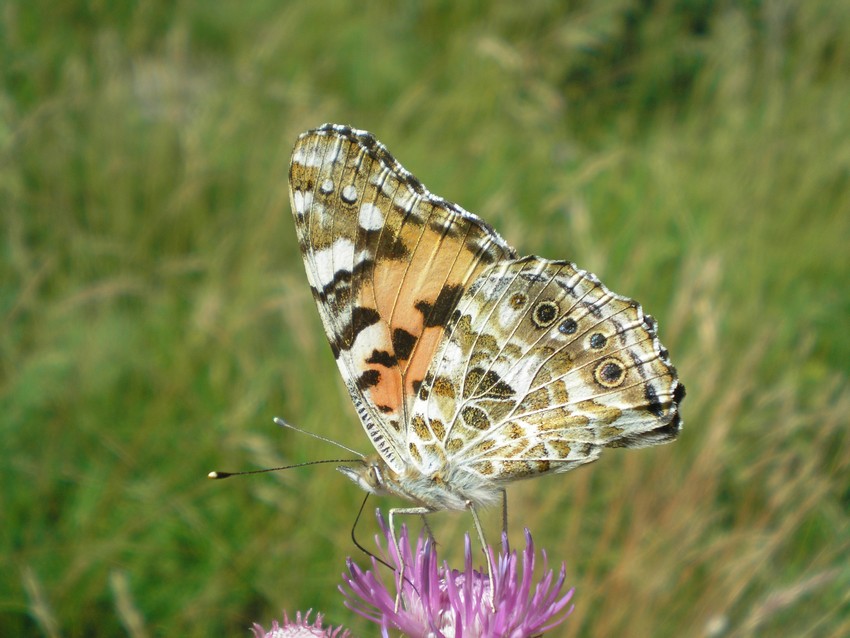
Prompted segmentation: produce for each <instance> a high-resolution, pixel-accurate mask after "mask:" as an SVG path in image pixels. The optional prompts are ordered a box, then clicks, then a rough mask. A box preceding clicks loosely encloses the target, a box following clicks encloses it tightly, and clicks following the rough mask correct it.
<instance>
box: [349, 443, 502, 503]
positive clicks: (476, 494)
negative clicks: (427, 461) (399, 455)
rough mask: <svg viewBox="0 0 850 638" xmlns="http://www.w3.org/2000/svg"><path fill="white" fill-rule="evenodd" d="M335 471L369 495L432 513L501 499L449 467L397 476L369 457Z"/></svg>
mask: <svg viewBox="0 0 850 638" xmlns="http://www.w3.org/2000/svg"><path fill="white" fill-rule="evenodd" d="M337 469H338V470H339V471H340V472H342V473H343V474H345V476H347V477H348V478H349V479H350V480H352V481H353V482H354V483H356V484H357V485H359V486H360V488H361V489H364V490H366V491H367V492H369V493H370V494H376V495H379V496H389V495H392V496H400V497H402V498H405V499H407V500H409V501H412V502H414V503H416V504H417V505H420V506H423V507H427V508H428V509H431V510H465V509H468V508H469V506H470V505H475V506H479V507H487V506H489V505H493V504H494V503H496V502H498V499H499V495H500V491H499V490H497V489H494V488H493V486H492V484H488V483H484V482H482V481H480V480H476V477H475V475H473V474H470V473H468V472H464V471H463V470H462V469H461V468H458V467H453V466H450V465H446V466H444V467H442V468H440V469H438V470H436V471H433V472H429V473H423V472H422V471H421V470H420V469H419V468H417V467H416V466H415V465H410V466H408V467H407V468H406V469H405V471H404V473H402V474H399V473H397V472H395V471H394V470H393V469H392V468H390V467H389V466H388V465H387V464H386V462H385V461H384V460H383V459H382V458H380V457H379V456H371V457H368V458H367V459H365V460H364V462H363V465H360V466H355V467H346V466H342V467H339V468H337Z"/></svg>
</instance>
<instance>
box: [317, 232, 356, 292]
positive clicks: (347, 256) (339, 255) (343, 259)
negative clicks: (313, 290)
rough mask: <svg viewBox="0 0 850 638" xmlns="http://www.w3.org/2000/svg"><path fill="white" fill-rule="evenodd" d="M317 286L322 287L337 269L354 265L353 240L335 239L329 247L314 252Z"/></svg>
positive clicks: (330, 280) (329, 281)
mask: <svg viewBox="0 0 850 638" xmlns="http://www.w3.org/2000/svg"><path fill="white" fill-rule="evenodd" d="M314 259H315V263H316V276H317V277H318V281H317V282H316V287H317V288H323V287H324V286H327V285H328V284H329V283H331V282H332V281H333V278H334V273H336V271H337V270H340V269H345V270H351V268H353V267H354V242H352V241H351V240H350V239H344V238H340V239H337V240H336V241H335V242H334V243H333V244H332V245H331V247H330V248H325V249H324V250H318V251H316V253H315V257H314Z"/></svg>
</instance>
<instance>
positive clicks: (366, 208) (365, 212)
mask: <svg viewBox="0 0 850 638" xmlns="http://www.w3.org/2000/svg"><path fill="white" fill-rule="evenodd" d="M358 221H359V223H360V227H361V228H363V229H364V230H380V229H381V228H382V227H383V225H384V212H383V211H382V210H381V209H380V208H378V207H377V206H375V205H374V204H363V205H362V206H361V207H360V217H359V218H358Z"/></svg>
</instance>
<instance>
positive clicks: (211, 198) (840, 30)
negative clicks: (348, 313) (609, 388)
mask: <svg viewBox="0 0 850 638" xmlns="http://www.w3.org/2000/svg"><path fill="white" fill-rule="evenodd" d="M848 69H850V4H848V3H846V2H830V1H827V0H822V1H811V2H799V3H796V2H786V1H782V0H762V1H757V0H750V1H747V2H731V1H725V2H724V1H720V2H709V1H708V0H703V1H700V0H691V1H687V0H666V1H664V0H644V1H638V0H595V1H590V0H584V1H582V0H576V1H573V2H554V1H547V0H524V1H523V2H519V3H515V2H493V3H485V2H469V3H465V2H449V1H442V2H437V1H432V2H396V3H394V2H379V1H376V0H365V1H364V2H356V3H350V2H344V1H343V0H317V1H314V2H276V1H275V2H273V1H271V0H258V1H256V2H251V3H241V2H204V1H199V0H185V1H182V2H177V3H172V2H164V1H159V2H157V1H151V2H138V3H136V2H114V3H112V2H104V1H97V0H91V1H88V2H80V1H77V2H74V1H71V0H54V1H53V2H46V1H44V0H4V1H3V2H2V3H0V77H2V82H1V83H0V220H1V222H2V225H1V226H0V229H2V230H0V232H2V242H0V440H2V452H0V499H2V500H0V635H3V636H49V637H54V636H67V637H74V636H96V635H100V636H120V635H128V636H133V637H142V636H178V635H179V636H212V635H227V636H246V635H247V634H248V632H247V628H248V626H249V625H250V623H251V622H253V621H258V622H261V623H263V624H265V625H266V626H268V625H269V623H270V620H271V619H272V618H280V617H281V614H282V610H283V609H286V610H288V611H289V612H290V614H292V613H293V612H295V611H296V610H307V609H309V608H313V609H314V610H319V611H322V612H324V613H325V614H326V618H327V620H328V621H330V622H333V623H335V624H340V623H344V624H346V625H347V626H349V627H351V628H352V629H354V630H355V632H356V633H357V634H358V635H362V636H366V635H375V634H376V632H375V630H374V628H371V627H369V626H367V625H366V624H365V623H364V622H362V621H360V620H359V619H357V618H356V617H355V616H354V615H353V614H352V613H351V612H349V611H348V610H346V609H345V608H344V607H343V605H342V599H341V596H340V595H339V594H338V592H337V591H336V586H337V584H338V583H339V574H340V573H341V572H342V570H343V569H344V561H345V558H346V556H348V555H352V556H355V557H356V558H357V559H358V560H360V561H361V562H362V556H361V555H359V554H358V552H357V551H356V550H355V549H354V548H353V546H352V544H351V541H350V539H349V531H350V528H351V524H352V522H353V520H354V517H355V514H356V511H357V508H358V506H359V503H360V501H361V498H362V493H361V492H359V491H358V489H357V487H356V486H354V485H352V484H351V483H349V482H348V481H346V480H345V479H344V477H342V476H340V475H339V474H338V473H336V472H334V471H333V468H332V466H317V467H313V468H307V469H299V470H293V471H287V472H281V473H276V474H269V475H263V476H259V477H252V478H250V479H232V480H230V481H227V482H224V483H219V482H213V481H208V480H207V479H206V478H205V475H206V473H207V472H208V471H209V470H211V469H224V470H238V469H255V468H261V467H269V466H273V465H280V464H289V463H298V462H303V461H308V460H315V459H322V458H333V457H335V456H337V455H338V454H339V452H338V451H337V450H335V449H334V448H332V447H329V446H325V445H323V444H320V443H318V442H316V441H314V440H312V439H310V438H308V437H305V436H299V435H297V434H295V433H292V432H289V431H281V430H280V429H279V428H277V427H276V426H274V425H273V424H272V421H271V419H272V417H273V416H282V417H285V418H287V419H288V420H290V421H291V422H293V423H295V424H297V425H299V426H300V427H302V428H304V429H306V430H309V431H311V432H316V433H319V434H322V435H324V436H328V437H331V438H334V439H336V440H339V441H341V442H344V443H345V444H347V445H350V446H353V447H355V448H357V449H359V450H362V451H364V452H366V451H369V444H368V441H367V439H366V436H365V434H364V433H363V431H362V429H361V427H360V425H359V423H358V420H357V417H356V415H355V413H354V410H353V409H352V408H351V406H350V402H349V399H348V397H347V395H346V393H345V390H344V388H343V385H342V383H341V382H340V380H339V378H338V375H337V373H336V369H335V365H334V362H333V359H332V356H331V354H330V350H329V348H328V346H327V344H326V343H325V338H324V336H323V334H322V331H321V326H320V322H319V318H318V315H317V313H316V310H315V308H314V307H313V301H312V299H311V297H310V294H309V290H308V286H307V283H306V279H305V276H304V273H303V268H302V265H301V260H300V257H299V253H298V248H297V244H296V240H295V233H294V229H293V224H292V221H291V217H290V213H289V203H288V194H287V179H286V176H287V165H288V161H289V153H290V150H291V147H292V144H293V142H294V140H295V137H296V135H297V134H298V133H300V132H301V131H303V130H306V129H307V128H311V127H314V126H317V125H319V124H320V123H322V122H325V121H336V122H341V123H347V124H351V125H354V126H356V127H358V128H365V129H368V130H371V131H373V132H374V133H376V134H377V135H378V136H379V138H380V139H381V140H382V141H384V143H385V144H387V146H388V147H389V148H390V150H391V151H392V152H393V153H394V154H396V155H397V156H398V157H399V158H400V160H401V161H402V162H403V163H404V164H405V166H407V168H409V169H410V170H412V171H413V172H415V173H416V174H417V175H418V176H419V177H420V178H421V179H422V180H423V181H424V182H425V183H426V184H427V185H428V186H429V188H431V190H433V191H434V192H436V193H439V194H441V195H443V196H445V197H447V198H449V199H452V200H454V201H457V202H459V203H461V204H462V205H463V206H464V207H466V208H468V209H470V210H472V211H474V212H477V213H478V214H480V215H481V216H482V217H484V218H485V219H487V220H488V221H490V222H491V223H492V224H493V225H494V226H495V227H496V228H498V229H500V231H502V234H503V235H504V236H505V237H506V238H507V239H508V241H510V242H511V243H512V244H514V245H515V246H517V248H518V249H519V250H520V252H521V253H524V254H528V253H535V254H540V255H544V256H547V257H550V258H569V259H571V260H574V261H576V262H577V263H578V264H579V265H581V266H582V267H584V268H588V269H590V270H592V271H594V272H596V273H597V274H598V275H599V276H600V277H601V278H603V280H604V281H605V282H606V283H607V285H608V286H610V287H611V288H613V289H614V290H616V291H617V292H620V293H622V294H626V295H629V296H631V297H635V298H637V299H638V300H640V301H641V303H642V304H643V305H644V307H645V308H646V309H647V310H648V311H649V312H651V313H652V314H654V315H655V316H656V317H657V318H658V320H659V322H660V334H661V337H662V339H663V341H664V343H665V345H666V346H667V347H668V348H669V349H670V352H671V356H672V358H673V361H674V363H675V364H676V365H677V367H678V369H679V372H680V375H681V377H682V379H683V380H684V382H685V384H686V386H687V388H688V397H687V399H686V400H685V402H684V405H683V413H684V419H685V429H684V431H683V432H682V435H681V438H680V439H679V440H678V441H677V442H676V443H674V444H671V445H667V446H663V447H660V448H653V449H648V450H639V451H617V450H615V451H611V452H608V453H607V454H605V455H603V458H602V459H601V460H600V461H599V462H598V463H595V464H593V465H591V466H588V467H586V468H582V469H580V470H578V471H576V472H574V473H571V474H567V475H561V476H555V477H548V478H543V479H539V480H535V481H529V482H527V483H523V484H519V485H517V486H515V487H513V488H512V489H511V490H510V491H509V498H510V502H511V512H510V514H511V533H512V536H513V538H514V542H515V543H519V541H520V539H521V530H522V528H523V527H528V528H530V529H531V531H532V533H533V534H534V536H535V540H536V542H537V544H538V546H539V547H545V548H546V549H547V551H548V553H549V556H550V558H551V559H552V560H553V561H554V562H556V563H558V562H560V561H562V560H563V561H566V564H567V569H568V582H569V583H570V584H571V585H574V586H575V587H576V595H575V604H576V610H575V612H574V614H573V615H572V617H571V618H570V619H569V620H568V621H567V622H566V623H565V625H563V626H562V627H561V628H559V629H558V630H556V631H554V632H552V633H553V635H562V636H594V637H600V636H706V637H721V636H722V637H733V636H734V637H738V636H836V637H838V636H846V635H850V561H848V558H850V440H848V438H849V437H848V421H850V419H848V411H850V392H848V390H850V385H848V371H849V370H848V368H850V366H848V360H850V330H849V329H848V328H850V286H848V279H850V72H848ZM378 503H379V501H376V500H371V501H370V505H369V508H370V509H371V508H372V507H374V506H376V505H377V504H378ZM380 504H381V506H382V507H387V506H388V505H391V504H398V503H394V502H392V501H390V500H385V501H380ZM497 519H498V516H497V515H496V514H495V513H490V514H488V516H487V519H486V522H487V527H488V531H489V533H490V534H491V536H492V537H493V538H495V534H496V531H497V529H498V520H497ZM432 522H433V525H434V529H435V533H436V534H437V537H438V538H439V539H440V541H441V543H442V544H441V548H442V550H443V551H444V552H446V555H447V556H448V557H449V558H450V559H451V560H453V561H454V560H456V557H457V556H458V548H460V547H461V546H462V535H463V533H464V532H465V531H467V530H468V529H470V528H471V521H470V519H469V517H468V516H466V515H463V514H452V513H443V514H437V515H435V516H433V517H432ZM374 530H375V525H374V521H373V520H372V516H371V514H370V515H368V516H367V519H366V521H365V522H364V523H362V524H361V527H360V528H359V535H360V538H361V539H362V540H363V541H364V542H366V544H367V545H369V544H370V543H369V542H368V539H369V538H370V537H371V535H372V534H373V533H374Z"/></svg>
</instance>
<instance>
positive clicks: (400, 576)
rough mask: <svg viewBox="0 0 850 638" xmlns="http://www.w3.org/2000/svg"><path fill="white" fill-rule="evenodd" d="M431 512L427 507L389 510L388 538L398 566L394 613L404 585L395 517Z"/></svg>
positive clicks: (402, 555) (398, 604) (402, 563)
mask: <svg viewBox="0 0 850 638" xmlns="http://www.w3.org/2000/svg"><path fill="white" fill-rule="evenodd" d="M432 511H433V510H432V509H429V508H427V507H397V508H393V509H391V510H390V512H389V523H390V536H391V537H392V539H393V545H395V551H396V556H398V564H399V570H398V575H397V578H396V596H395V611H398V610H399V607H400V605H401V591H402V585H403V584H404V569H405V567H406V566H405V564H404V554H403V553H402V551H401V546H400V545H399V544H398V536H397V535H396V533H395V517H396V516H398V515H399V514H401V515H404V516H408V515H411V514H413V515H419V516H424V515H425V514H430V513H431V512H432ZM429 533H430V531H429Z"/></svg>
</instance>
